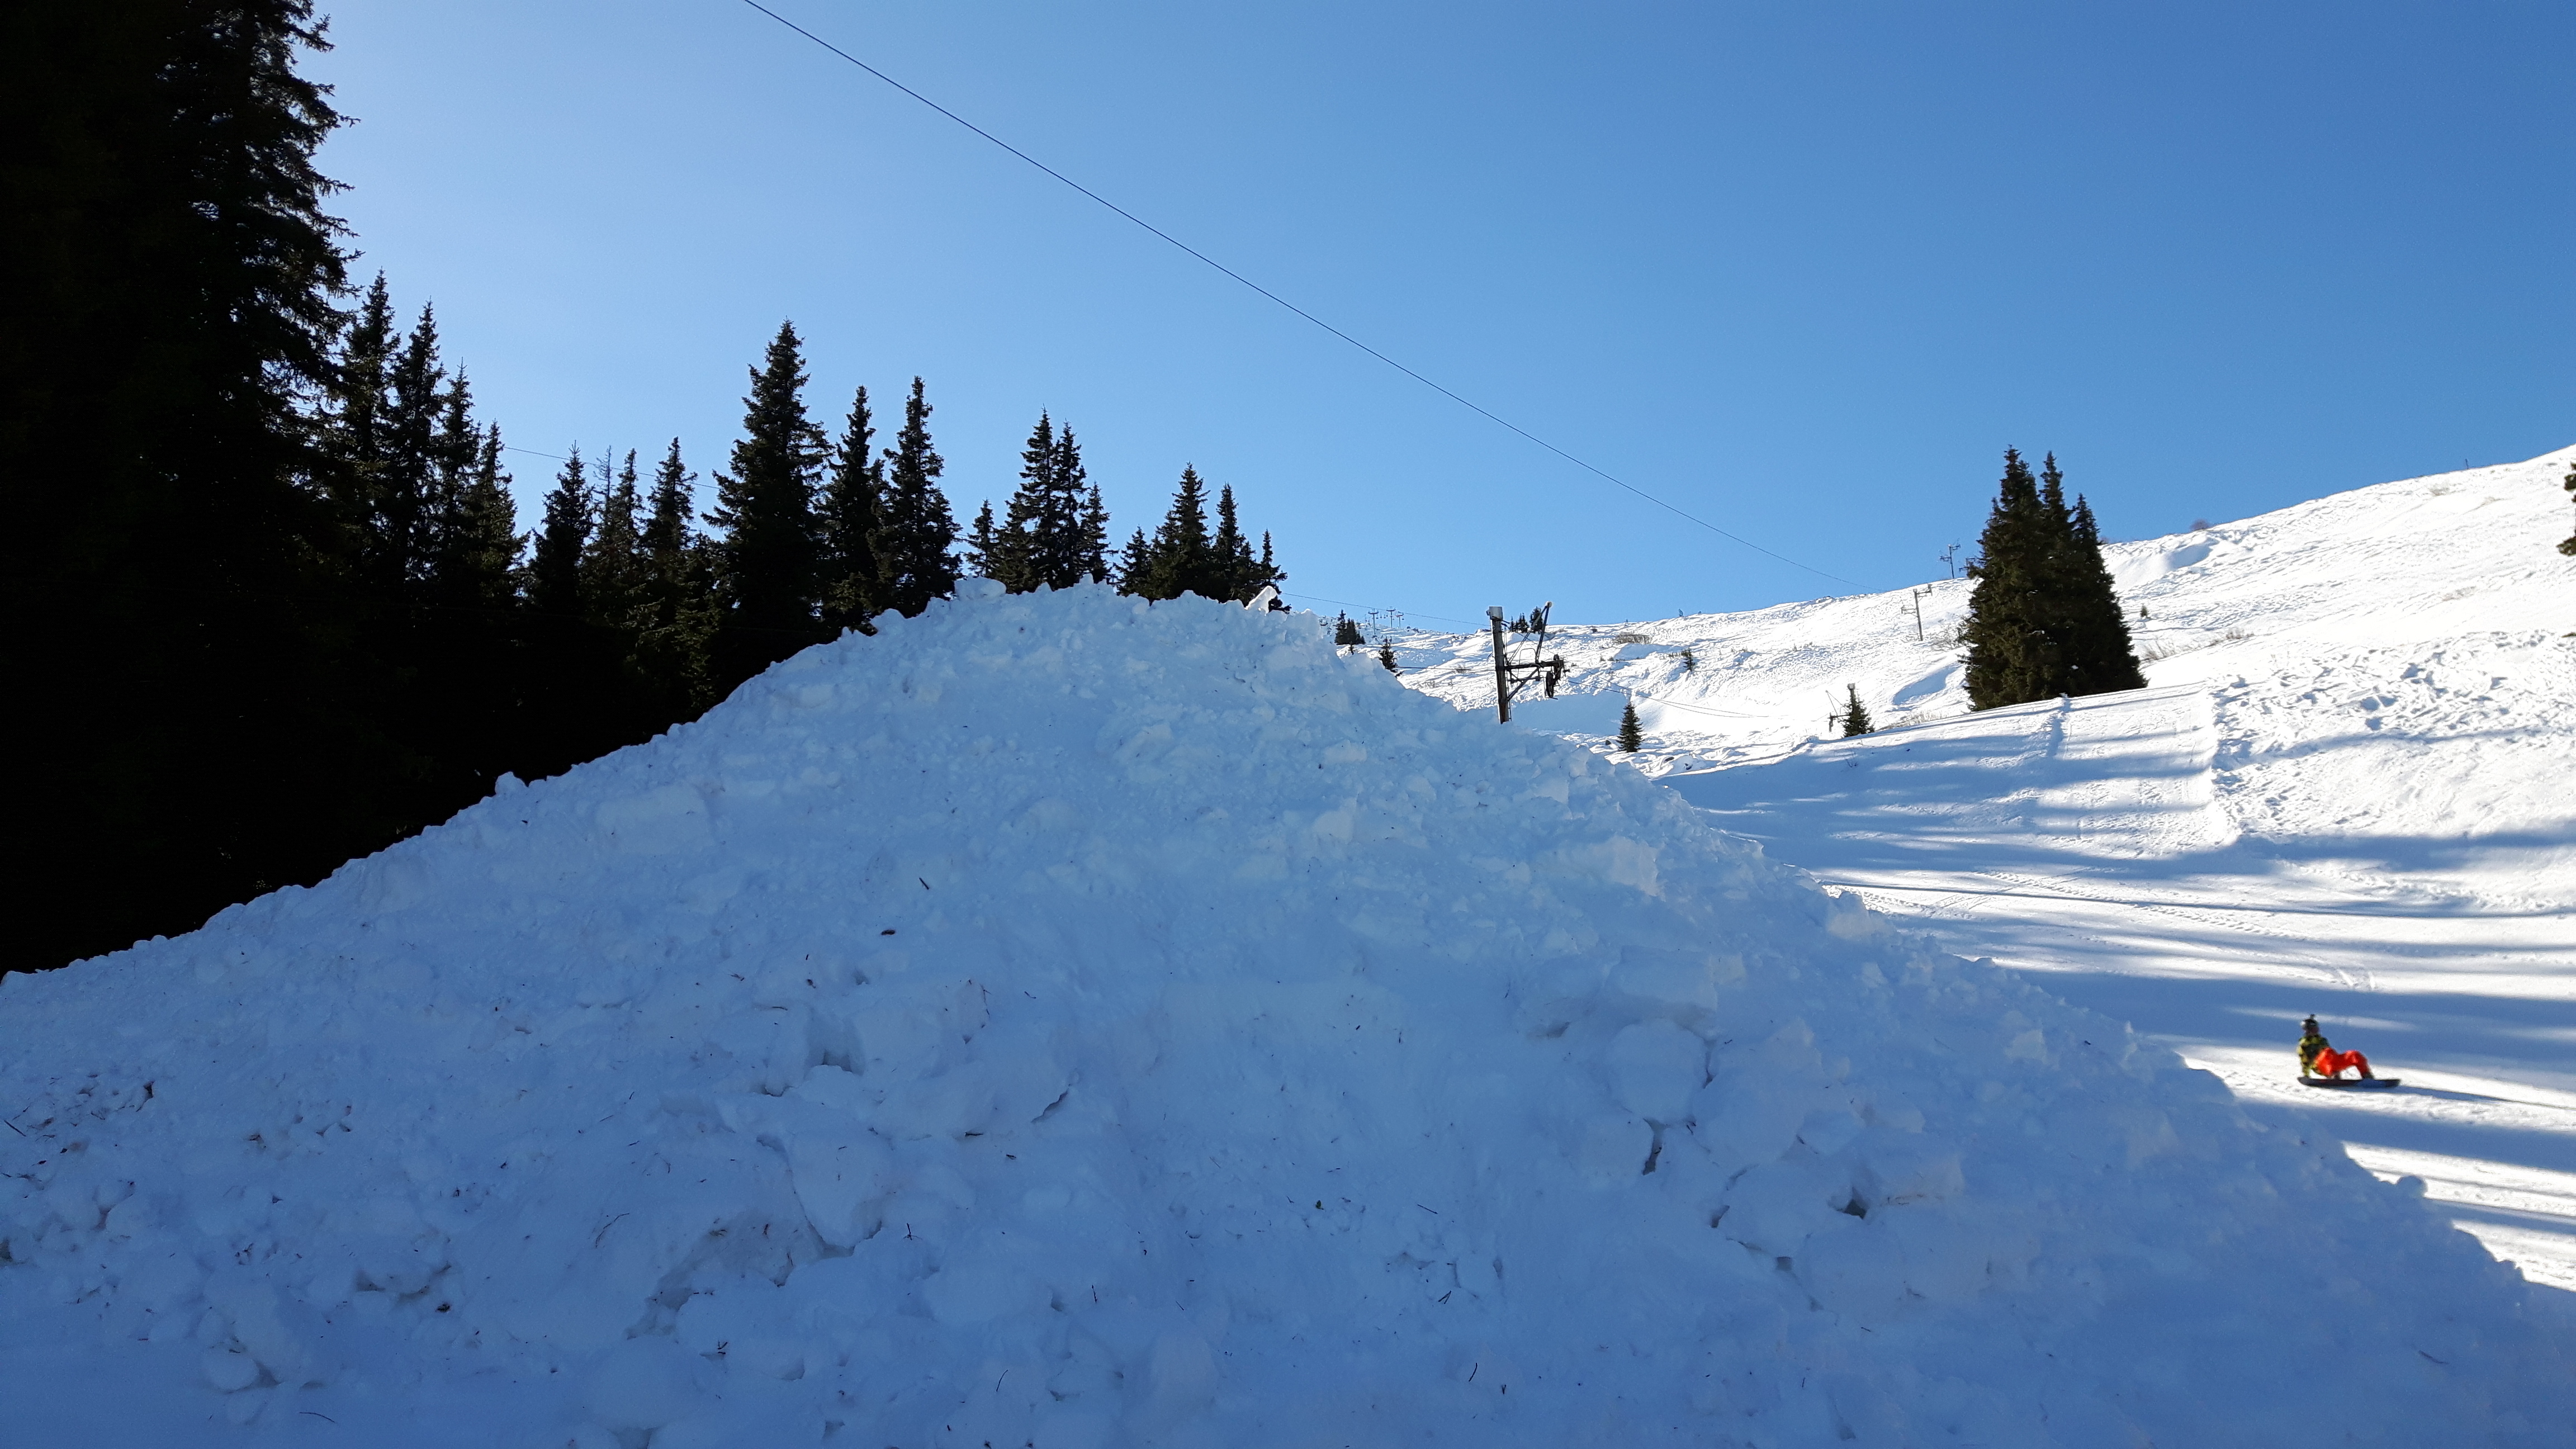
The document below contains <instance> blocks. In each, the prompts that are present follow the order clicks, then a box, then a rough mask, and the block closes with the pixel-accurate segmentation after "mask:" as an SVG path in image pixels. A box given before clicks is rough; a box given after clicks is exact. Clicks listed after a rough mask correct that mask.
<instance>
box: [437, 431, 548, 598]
mask: <svg viewBox="0 0 2576 1449" xmlns="http://www.w3.org/2000/svg"><path fill="white" fill-rule="evenodd" d="M472 441H473V445H474V446H473V453H472V458H471V461H470V463H469V465H468V466H467V468H466V469H465V470H464V471H463V475H462V477H461V478H460V479H459V480H458V483H457V486H456V487H455V488H454V489H453V490H452V491H451V492H450V493H449V494H448V501H447V506H446V513H445V517H444V519H443V520H442V522H441V524H440V526H439V552H438V563H437V567H436V569H435V571H434V575H433V578H434V583H435V598H436V600H437V602H438V604H439V605H440V606H441V607H442V608H446V609H452V610H468V611H476V612H481V613H486V614H493V613H502V612H506V611H507V610H509V609H510V608H511V606H512V605H514V604H516V603H517V602H518V573H519V560H520V555H521V554H522V553H523V552H525V550H526V547H527V542H526V540H525V539H523V538H522V537H520V535H519V520H518V510H517V508H516V506H515V505H514V504H513V503H512V502H511V500H510V475H509V474H508V473H507V472H504V471H503V470H502V467H501V429H500V426H499V425H498V424H495V425H493V426H492V427H491V428H489V429H487V430H486V431H484V432H483V434H482V435H481V436H480V437H477V438H474V439H473V440H472Z"/></svg>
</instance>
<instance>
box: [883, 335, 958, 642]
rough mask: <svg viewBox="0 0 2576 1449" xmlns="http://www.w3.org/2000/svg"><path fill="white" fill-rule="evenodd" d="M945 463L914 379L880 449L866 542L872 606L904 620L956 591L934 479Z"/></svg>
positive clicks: (952, 528) (941, 498)
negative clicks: (899, 420) (872, 572)
mask: <svg viewBox="0 0 2576 1449" xmlns="http://www.w3.org/2000/svg"><path fill="white" fill-rule="evenodd" d="M946 466H947V464H946V463H945V462H943V461H942V460H941V458H940V456H939V453H938V451H937V450H936V449H935V448H933V447H932V446H931V442H930V403H929V401H928V400H927V399H925V398H924V397H923V395H922V387H921V379H920V378H917V377H916V378H914V379H913V380H912V394H911V396H909V397H907V398H905V399H904V404H903V430H902V431H901V432H899V433H897V434H895V445H894V446H893V447H891V448H888V449H887V450H886V452H885V467H886V483H885V504H884V509H883V512H882V514H881V515H880V521H879V523H878V526H877V531H876V534H875V536H874V538H872V539H871V540H870V542H871V543H872V544H873V545H874V546H875V549H876V556H877V594H876V601H877V604H878V606H879V607H880V608H888V609H893V610H895V611H897V612H899V613H901V614H902V615H903V616H904V617H905V618H907V619H909V618H912V617H913V616H915V615H917V614H919V613H920V612H921V611H922V610H924V609H927V608H929V607H930V601H931V600H933V599H944V598H946V597H948V596H949V595H950V594H953V593H955V592H956V591H957V557H956V555H955V554H953V553H951V552H949V550H950V549H952V548H954V547H955V546H956V543H957V519H956V517H955V516H954V515H953V514H951V513H950V512H949V511H948V495H947V494H945V493H942V492H940V491H939V481H938V480H939V474H940V471H941V470H942V469H943V468H945V467H946Z"/></svg>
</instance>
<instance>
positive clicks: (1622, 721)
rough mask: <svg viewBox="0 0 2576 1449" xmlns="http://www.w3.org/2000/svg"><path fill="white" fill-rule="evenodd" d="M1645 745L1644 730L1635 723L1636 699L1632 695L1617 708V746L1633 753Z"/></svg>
mask: <svg viewBox="0 0 2576 1449" xmlns="http://www.w3.org/2000/svg"><path fill="white" fill-rule="evenodd" d="M1645 747H1646V731H1645V729H1644V727H1643V726H1641V725H1639V724H1638V723H1637V701H1636V700H1635V699H1634V698H1633V697H1632V698H1630V699H1629V701H1628V702H1627V703H1626V704H1625V705H1623V706H1621V707H1620V710H1619V748H1620V749H1621V750H1623V751H1625V752H1626V753H1628V754H1631V755H1633V754H1635V753H1637V752H1638V751H1639V750H1642V749H1644V748H1645Z"/></svg>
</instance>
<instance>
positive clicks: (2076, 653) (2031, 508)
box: [1960, 449, 2144, 709]
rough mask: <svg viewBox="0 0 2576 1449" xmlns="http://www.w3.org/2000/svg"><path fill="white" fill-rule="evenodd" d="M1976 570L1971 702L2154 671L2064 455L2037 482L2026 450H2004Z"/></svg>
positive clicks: (2123, 681) (2088, 686) (2108, 684)
mask: <svg viewBox="0 0 2576 1449" xmlns="http://www.w3.org/2000/svg"><path fill="white" fill-rule="evenodd" d="M1980 543H1981V546H1982V549H1983V554H1982V556H1981V557H1980V558H1978V559H1976V560H1974V561H1973V562H1972V563H1971V565H1970V568H1969V573H1970V576H1971V577H1973V578H1975V579H1976V581H1977V585H1976V588H1975V590H1974V591H1973V592H1972V593H1971V594H1970V595H1969V600H1968V622H1967V623H1966V624H1965V625H1963V626H1962V627H1961V630H1960V636H1961V638H1962V639H1963V640H1964V641H1965V642H1966V643H1967V645H1968V654H1967V666H1968V669H1967V686H1968V702H1969V704H1970V706H1971V707H1973V708H1976V709H1992V708H1994V707H1996V706H1997V705H2005V704H2018V703H2022V702H2024V701H2027V700H2034V699H2046V698H2049V697H2050V696H2052V695H2060V694H2067V695H2084V694H2100V693H2103V692H2104V691H2106V690H2114V689H2136V688H2139V687H2140V686H2141V685H2142V684H2143V683H2144V679H2143V676H2142V675H2141V673H2140V671H2139V668H2138V660H2137V654H2136V652H2135V650H2134V648H2133V647H2132V643H2131V639H2130V635H2129V625H2128V620H2127V618H2126V617H2125V616H2124V615H2123V613H2122V610H2121V607H2120V602H2119V597H2118V594H2117V592H2116V591H2115V590H2114V589H2113V587H2112V584H2111V574H2110V570H2109V569H2108V568H2107V567H2106V566H2105V565H2104V564H2103V562H2102V540H2101V535H2100V531H2099V529H2098V528H2097V527H2096V526H2095V524H2094V521H2093V510H2092V507H2091V505H2089V504H2087V503H2086V502H2085V501H2084V500H2083V499H2082V498H2081V497H2078V498H2077V499H2076V501H2075V503H2074V505H2073V506H2071V507H2070V506H2068V504H2067V503H2066V491H2065V481H2064V478H2063V476H2062V475H2061V474H2060V473H2059V472H2058V468H2057V458H2056V455H2055V454H2050V455H2049V456H2048V458H2047V459H2046V462H2045V465H2044V468H2043V473H2042V476H2041V478H2039V479H2037V480H2034V479H2033V478H2032V476H2031V473H2030V469H2029V466H2028V465H2027V464H2025V463H2023V462H2022V459H2021V455H2020V453H2019V452H2017V451H2015V450H2012V449H2006V450H2005V452H2004V479H2003V483H2002V485H2001V487H2000V488H1999V490H1998V491H1997V494H1996V498H1995V504H1994V508H1993V511H1992V512H1991V513H1990V514H1989V516H1988V518H1987V522H1986V531H1985V534H1984V535H1983V537H1982V539H1981V540H1980Z"/></svg>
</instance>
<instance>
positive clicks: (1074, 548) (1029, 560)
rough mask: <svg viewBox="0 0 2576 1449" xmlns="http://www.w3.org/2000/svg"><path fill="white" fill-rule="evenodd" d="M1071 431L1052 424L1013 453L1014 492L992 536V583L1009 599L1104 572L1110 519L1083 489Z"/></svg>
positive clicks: (1044, 420)
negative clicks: (1015, 462)
mask: <svg viewBox="0 0 2576 1449" xmlns="http://www.w3.org/2000/svg"><path fill="white" fill-rule="evenodd" d="M1089 485H1090V480H1089V477H1088V475H1087V474H1086V472H1085V470H1084V468H1083V466H1082V449H1081V447H1080V445H1078V444H1077V443H1075V441H1074V438H1073V429H1071V428H1065V429H1062V430H1061V431H1059V430H1058V429H1057V428H1056V426H1055V422H1054V420H1053V419H1052V418H1050V417H1048V416H1047V415H1046V414H1044V413H1040V414H1039V415H1038V424H1037V427H1036V428H1035V429H1033V430H1032V431H1031V432H1030V434H1029V440H1028V443H1027V445H1026V446H1025V447H1023V448H1022V449H1021V450H1020V486H1019V487H1018V489H1017V490H1015V491H1014V492H1013V493H1012V494H1011V499H1010V504H1009V508H1008V510H1007V512H1006V513H1005V515H1004V517H1003V521H1002V525H1001V527H1000V528H999V529H998V530H997V531H996V533H995V535H994V548H993V559H992V562H991V566H990V572H991V576H992V577H994V578H997V579H999V580H1001V581H1002V582H1003V584H1005V585H1006V586H1008V587H1009V588H1010V590H1011V591H1012V592H1013V593H1027V592H1029V591H1031V590H1033V589H1042V588H1044V589H1061V588H1069V587H1071V586H1072V585H1074V584H1077V583H1080V582H1081V581H1082V580H1083V579H1084V578H1085V577H1087V576H1088V577H1098V576H1099V575H1100V574H1101V573H1102V572H1103V571H1105V567H1106V565H1105V562H1104V560H1103V557H1102V556H1103V554H1104V553H1105V552H1106V550H1107V546H1108V537H1107V534H1108V527H1109V515H1108V512H1107V510H1106V509H1103V508H1101V507H1100V492H1099V490H1098V489H1096V488H1092V487H1090V486H1089Z"/></svg>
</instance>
